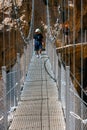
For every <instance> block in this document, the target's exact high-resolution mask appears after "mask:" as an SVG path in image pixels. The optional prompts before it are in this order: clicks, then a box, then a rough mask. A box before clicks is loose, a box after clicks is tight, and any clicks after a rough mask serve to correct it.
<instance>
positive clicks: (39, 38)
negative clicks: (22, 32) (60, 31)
mask: <svg viewBox="0 0 87 130" xmlns="http://www.w3.org/2000/svg"><path fill="white" fill-rule="evenodd" d="M33 39H34V40H33V44H34V50H35V54H36V56H37V57H38V58H39V57H40V58H41V52H42V42H43V35H42V33H41V30H40V29H39V28H37V29H36V30H35V34H34V37H33Z"/></svg>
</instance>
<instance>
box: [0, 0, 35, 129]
mask: <svg viewBox="0 0 87 130" xmlns="http://www.w3.org/2000/svg"><path fill="white" fill-rule="evenodd" d="M9 2H10V0H9ZM3 6H4V1H3ZM13 7H14V8H13V10H14V11H15V14H16V21H17V24H18V28H19V32H20V34H21V37H22V38H23V41H24V42H25V44H24V45H20V48H19V49H20V50H21V49H23V51H22V53H20V50H19V49H18V47H19V46H18V44H19V39H18V36H16V37H15V35H13V38H16V39H15V41H16V47H17V48H15V49H17V50H18V52H17V54H15V55H16V57H15V58H14V59H13V58H12V59H10V57H11V54H12V55H14V50H13V49H11V46H13V45H11V33H10V31H9V33H8V36H9V37H8V40H9V48H8V61H7V59H6V56H5V53H4V60H3V67H2V77H1V80H0V84H1V88H0V89H1V90H0V129H1V130H7V129H8V127H9V125H10V123H11V122H12V119H13V113H14V111H15V110H16V108H17V106H18V102H19V101H20V94H21V91H22V90H23V85H24V82H25V80H26V76H27V71H28V67H29V63H30V61H31V58H32V54H33V44H32V36H33V31H32V30H33V22H34V18H33V17H34V15H33V13H34V12H33V10H34V0H32V17H31V24H30V30H29V35H28V37H25V35H24V33H23V30H22V27H21V22H20V19H19V17H18V16H19V14H18V13H19V12H18V6H17V3H16V1H15V0H14V1H13ZM3 14H4V12H3ZM9 17H10V14H9ZM3 19H4V15H3ZM9 29H10V27H9ZM17 31H18V30H17ZM19 32H17V34H18V33H19ZM12 41H13V40H12ZM5 46H6V45H5V30H4V29H3V50H5ZM9 50H10V51H11V52H12V53H11V52H9ZM6 53H7V52H6ZM10 53H11V54H10ZM7 67H8V68H7Z"/></svg>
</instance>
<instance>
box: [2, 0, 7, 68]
mask: <svg viewBox="0 0 87 130" xmlns="http://www.w3.org/2000/svg"><path fill="white" fill-rule="evenodd" d="M2 6H3V7H2V9H3V20H4V18H5V17H4V0H3V3H2ZM2 54H3V55H2V56H3V57H2V58H3V59H2V60H3V66H5V64H6V61H5V26H4V23H3V53H2Z"/></svg>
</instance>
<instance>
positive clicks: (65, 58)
mask: <svg viewBox="0 0 87 130" xmlns="http://www.w3.org/2000/svg"><path fill="white" fill-rule="evenodd" d="M66 2H67V1H66V0H64V28H65V22H66V20H67V18H66V16H67V14H66ZM64 35H65V34H64ZM64 44H65V39H64ZM65 46H66V45H65ZM64 53H65V57H64V60H65V61H64V65H65V66H66V62H67V57H66V48H65V51H64Z"/></svg>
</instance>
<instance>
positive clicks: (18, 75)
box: [17, 53, 21, 101]
mask: <svg viewBox="0 0 87 130" xmlns="http://www.w3.org/2000/svg"><path fill="white" fill-rule="evenodd" d="M20 78H21V77H20V54H19V53H17V80H18V88H17V92H18V93H17V94H18V101H20Z"/></svg>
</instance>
